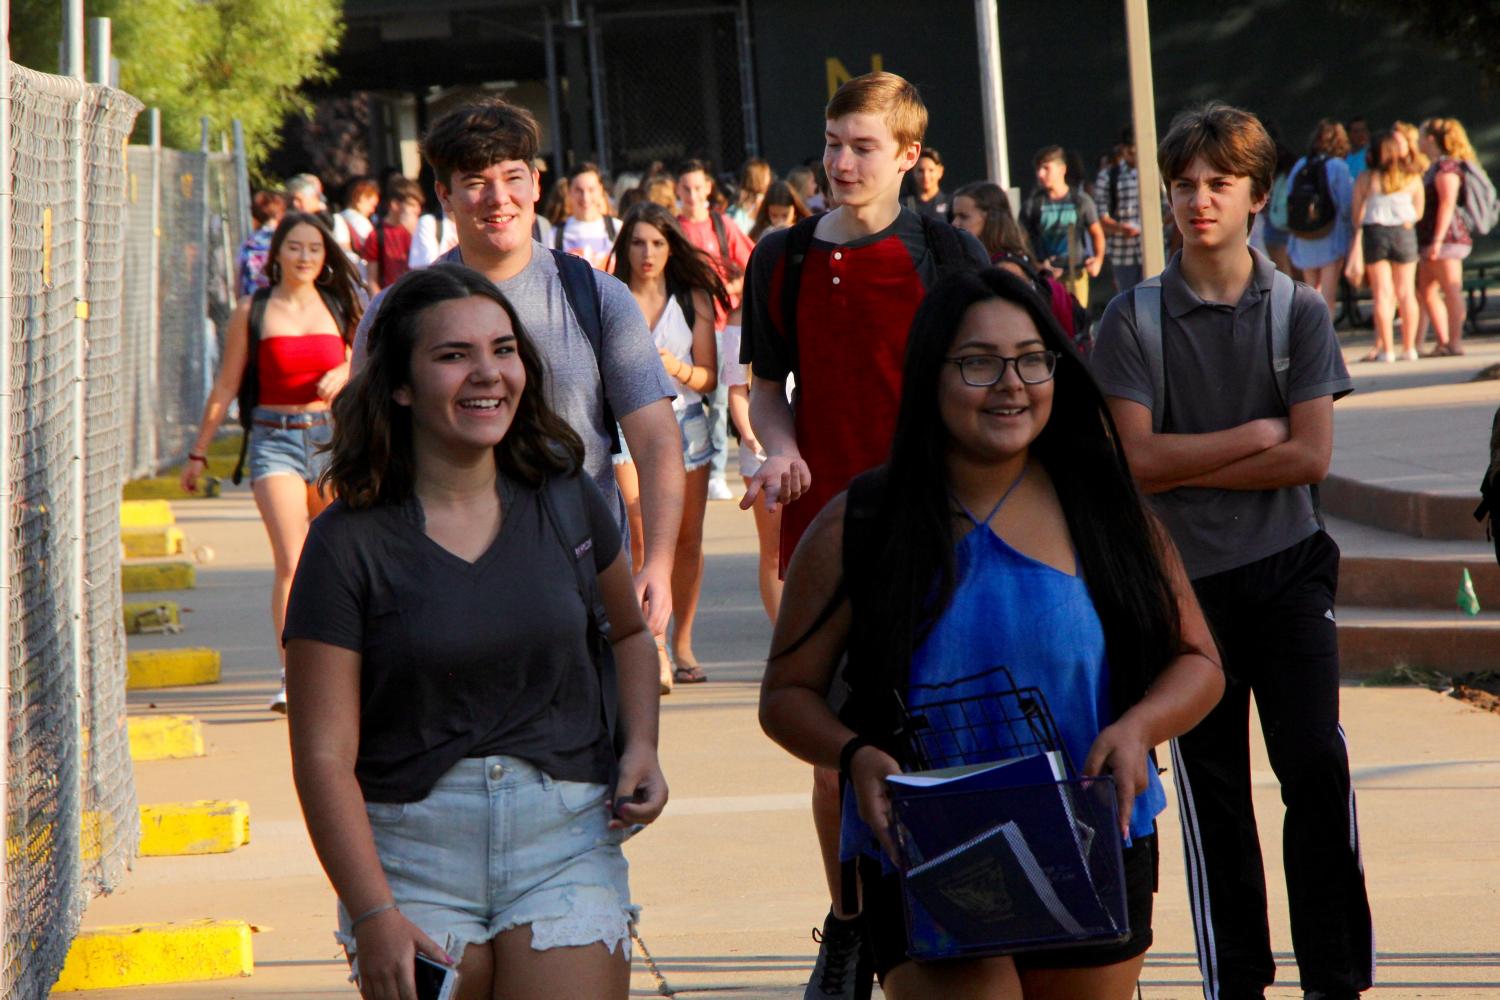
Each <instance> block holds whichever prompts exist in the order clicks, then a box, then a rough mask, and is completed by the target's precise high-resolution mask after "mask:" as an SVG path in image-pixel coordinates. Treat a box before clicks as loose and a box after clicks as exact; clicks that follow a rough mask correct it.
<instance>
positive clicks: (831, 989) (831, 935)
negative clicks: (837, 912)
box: [803, 910, 875, 1000]
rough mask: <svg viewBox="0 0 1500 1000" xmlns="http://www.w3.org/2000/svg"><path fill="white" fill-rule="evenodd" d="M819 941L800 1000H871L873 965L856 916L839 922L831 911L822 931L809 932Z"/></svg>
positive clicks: (862, 928)
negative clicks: (805, 988) (811, 968)
mask: <svg viewBox="0 0 1500 1000" xmlns="http://www.w3.org/2000/svg"><path fill="white" fill-rule="evenodd" d="M812 937H813V940H814V941H816V942H818V944H819V945H820V947H819V948H818V961H817V963H816V964H815V965H814V966H813V972H812V980H811V981H810V982H808V984H807V992H806V993H805V994H803V1000H830V998H834V997H837V998H839V1000H870V993H871V991H872V990H873V989H874V979H875V963H874V961H873V956H872V954H871V952H870V946H869V942H868V941H866V939H865V925H864V921H863V920H861V919H860V918H859V917H854V918H853V919H851V920H840V919H839V918H838V917H835V916H834V915H833V912H832V911H831V910H830V911H829V913H828V918H827V919H826V920H824V921H823V929H822V931H819V930H818V929H817V928H814V929H813V932H812Z"/></svg>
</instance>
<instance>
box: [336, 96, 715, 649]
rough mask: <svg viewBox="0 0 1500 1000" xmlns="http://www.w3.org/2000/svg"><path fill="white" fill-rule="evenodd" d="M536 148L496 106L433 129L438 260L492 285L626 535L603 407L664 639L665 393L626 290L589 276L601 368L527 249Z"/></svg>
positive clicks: (672, 542) (673, 476)
mask: <svg viewBox="0 0 1500 1000" xmlns="http://www.w3.org/2000/svg"><path fill="white" fill-rule="evenodd" d="M540 141H541V129H540V128H539V127H538V125H537V123H536V119H535V118H534V117H532V115H531V113H530V112H529V111H527V110H526V109H524V108H520V107H517V106H516V105H513V104H510V103H508V102H506V101H504V100H501V99H498V98H490V99H485V100H478V101H474V102H472V103H469V104H463V105H459V106H458V107H456V108H453V109H452V110H450V111H448V112H446V113H445V114H443V115H442V116H441V117H440V118H438V119H437V121H435V122H433V124H432V127H431V128H429V129H428V131H427V134H426V135H425V136H424V137H423V138H422V155H423V156H424V157H426V159H427V162H428V163H429V164H431V166H432V169H433V174H434V175H435V181H434V183H435V186H436V188H437V195H438V200H439V201H441V202H442V204H443V208H444V210H445V211H446V212H447V214H448V217H449V218H451V219H452V220H453V222H454V225H455V228H456V229H457V231H458V246H457V247H456V248H455V249H454V250H452V251H451V252H450V253H448V254H447V255H445V256H444V257H443V258H442V259H443V260H444V261H454V262H458V263H462V264H464V265H466V266H468V267H471V268H473V269H474V270H476V271H478V272H479V273H481V274H483V275H484V276H485V277H487V278H489V279H490V280H491V281H493V282H494V283H495V284H496V285H497V286H498V287H499V288H500V291H501V292H503V293H504V294H505V297H506V298H507V299H509V300H510V302H511V304H512V305H513V306H514V307H515V309H516V313H517V314H518V315H519V316H520V318H521V323H522V325H523V326H525V328H526V332H527V333H529V334H530V335H531V339H532V342H533V343H534V344H536V346H537V349H538V350H539V351H540V353H541V355H542V361H543V363H544V365H545V367H546V370H547V386H546V393H547V399H548V402H550V403H551V404H552V408H553V409H554V410H555V411H557V413H558V415H559V416H561V417H562V418H563V419H564V420H566V421H567V422H568V424H569V425H570V426H571V427H572V428H573V430H574V431H576V432H577V433H578V436H579V437H580V438H582V439H583V445H584V452H585V456H584V465H585V468H586V471H587V472H588V473H589V475H590V476H592V477H593V479H594V482H595V483H597V484H598V485H599V489H600V491H601V492H602V493H603V494H604V496H605V498H606V500H607V501H608V502H609V503H610V505H611V507H612V509H613V511H614V513H615V515H616V517H617V518H618V520H619V524H620V531H621V534H622V535H623V534H625V533H626V532H627V531H628V527H627V522H626V518H625V508H624V503H623V501H622V500H621V497H620V493H619V489H618V488H617V487H616V485H615V480H614V470H613V466H612V465H611V462H610V430H611V428H610V427H609V425H608V423H607V422H606V420H605V407H604V403H605V400H608V402H609V407H610V409H611V410H613V413H614V416H615V419H616V420H617V421H618V422H619V425H620V430H621V431H622V432H623V434H624V439H625V444H626V446H627V447H628V448H629V449H630V454H631V457H632V458H633V459H634V461H635V464H636V467H637V468H638V469H639V470H640V477H641V519H642V522H643V532H642V533H643V534H644V536H645V537H644V538H643V539H642V540H643V542H644V543H645V560H644V562H643V565H642V567H641V571H640V572H639V573H637V574H636V577H635V587H636V593H637V595H638V596H639V597H640V599H641V606H642V610H643V611H644V612H645V616H646V624H647V625H648V626H649V627H650V628H651V631H652V633H653V634H654V635H661V634H662V633H663V632H665V631H666V627H667V620H668V619H669V618H670V617H671V613H672V587H671V581H672V558H673V554H674V552H675V551H676V547H677V533H678V529H679V527H680V525H681V521H682V498H683V490H684V488H685V487H684V478H683V476H684V473H683V469H682V443H681V442H682V436H681V432H680V431H679V430H678V429H677V419H676V417H674V416H673V415H672V403H671V401H672V398H673V397H674V396H675V395H676V391H675V389H674V388H673V386H672V383H671V382H670V380H668V378H667V375H666V371H665V370H664V369H663V368H662V364H661V359H660V357H659V356H658V354H657V351H656V346H655V344H654V343H653V341H652V339H651V331H650V330H649V329H648V328H647V327H646V320H645V318H644V317H643V316H642V315H641V310H640V307H638V306H637V305H636V304H635V299H634V298H633V297H632V296H631V294H630V290H629V289H628V288H626V287H625V286H624V285H623V284H621V283H620V281H619V280H618V279H616V278H614V277H613V276H611V275H608V274H604V273H603V272H601V271H593V272H592V275H593V279H594V282H595V284H596V286H597V288H598V290H599V299H600V312H601V313H602V317H601V318H602V323H601V325H602V331H601V333H602V344H603V349H602V354H603V357H602V361H603V364H602V370H601V365H600V364H599V363H598V362H596V361H595V357H594V350H593V347H592V345H591V344H590V343H589V339H588V337H587V335H586V334H585V333H584V331H583V327H582V326H581V325H580V323H579V322H578V317H577V316H575V315H574V313H573V310H572V308H571V306H570V305H569V303H568V298H567V295H566V294H565V292H564V290H563V283H562V278H561V276H560V275H559V272H558V264H557V261H556V259H554V258H553V256H552V254H551V252H550V251H549V250H547V248H546V247H544V246H542V245H541V244H539V243H536V242H534V241H533V240H532V223H533V222H534V221H535V219H536V202H537V198H538V197H539V195H540V187H539V178H538V175H537V171H536V168H535V167H534V166H533V162H534V160H535V158H536V150H537V146H538V144H539V143H540ZM379 306H380V299H379V298H378V297H377V299H376V300H375V302H373V303H371V305H370V308H369V309H368V310H366V312H365V318H364V320H363V321H362V322H361V323H360V327H359V330H358V331H357V333H356V335H355V345H354V362H355V364H356V365H358V364H359V362H361V361H362V360H363V358H364V338H365V337H366V336H367V335H368V332H369V328H370V325H371V324H372V323H373V322H374V317H375V315H376V314H377V313H378V311H379Z"/></svg>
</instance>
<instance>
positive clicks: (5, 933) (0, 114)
mask: <svg viewBox="0 0 1500 1000" xmlns="http://www.w3.org/2000/svg"><path fill="white" fill-rule="evenodd" d="M10 88H11V82H10V0H0V711H3V712H4V713H5V714H4V722H5V729H6V734H7V738H6V739H3V740H0V787H3V788H4V793H3V794H0V844H8V843H10V830H9V828H8V826H9V819H10V793H11V788H10V778H9V775H10V739H9V733H10V730H11V726H12V724H13V721H14V720H13V719H12V718H11V707H10V704H11V703H10V696H11V690H10V667H11V663H10V599H11V589H10V567H11V549H10V547H11V510H12V509H13V507H14V506H15V504H14V497H13V496H12V493H11V485H12V484H11V480H10V456H11V437H10V435H11V411H12V401H11V387H10V377H11V371H10V328H11V323H10V310H11V304H12V290H11V283H10V280H11V279H10V244H11V232H10V220H11V215H12V210H13V208H14V206H15V198H16V191H15V175H14V172H13V171H12V169H11V150H10V117H11V116H10V103H11V89H10ZM9 859H10V852H9V851H0V899H9V898H10V866H9ZM8 911H9V908H8V907H6V906H0V940H6V941H8V940H10V928H9V927H8V926H7V923H8V920H9V916H10V914H9V912H8Z"/></svg>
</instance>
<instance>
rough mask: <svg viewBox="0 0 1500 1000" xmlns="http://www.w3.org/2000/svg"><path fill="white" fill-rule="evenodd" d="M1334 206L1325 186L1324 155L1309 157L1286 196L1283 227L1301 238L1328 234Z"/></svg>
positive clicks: (1332, 219)
mask: <svg viewBox="0 0 1500 1000" xmlns="http://www.w3.org/2000/svg"><path fill="white" fill-rule="evenodd" d="M1337 215H1338V206H1337V205H1335V204H1334V201H1333V192H1332V191H1330V190H1329V189H1328V157H1326V156H1310V157H1308V158H1307V162H1306V163H1304V164H1303V165H1302V169H1301V170H1299V171H1297V176H1296V177H1294V178H1292V186H1291V188H1290V189H1289V190H1288V191H1287V195H1286V227H1287V229H1289V230H1291V231H1292V232H1293V233H1295V234H1297V235H1298V236H1301V237H1303V238H1304V239H1317V238H1318V237H1320V236H1326V235H1328V232H1329V231H1330V230H1331V229H1332V228H1333V222H1334V218H1335V217H1336V216H1337Z"/></svg>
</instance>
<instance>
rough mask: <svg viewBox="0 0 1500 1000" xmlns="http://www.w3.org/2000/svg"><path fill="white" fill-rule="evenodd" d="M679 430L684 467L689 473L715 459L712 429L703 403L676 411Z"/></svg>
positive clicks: (689, 405) (690, 404) (692, 404)
mask: <svg viewBox="0 0 1500 1000" xmlns="http://www.w3.org/2000/svg"><path fill="white" fill-rule="evenodd" d="M676 415H677V430H678V431H679V432H680V433H681V435H682V467H683V468H684V469H686V470H687V471H688V472H692V471H693V470H694V469H701V468H703V467H704V466H705V465H707V464H708V463H709V462H711V461H713V457H714V442H713V437H712V428H711V427H710V426H709V423H708V413H707V411H706V410H705V409H704V407H703V403H702V402H701V401H699V402H697V403H689V404H688V405H686V406H684V407H682V408H681V409H680V410H677V411H676Z"/></svg>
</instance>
